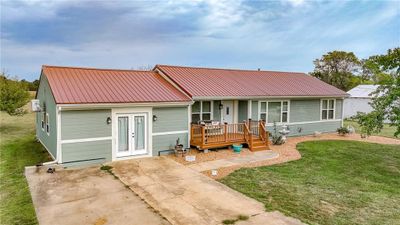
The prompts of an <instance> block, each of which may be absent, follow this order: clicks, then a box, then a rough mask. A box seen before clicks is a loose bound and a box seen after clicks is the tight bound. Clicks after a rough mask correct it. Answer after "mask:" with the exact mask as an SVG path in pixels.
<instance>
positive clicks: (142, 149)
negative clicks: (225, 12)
mask: <svg viewBox="0 0 400 225" xmlns="http://www.w3.org/2000/svg"><path fill="white" fill-rule="evenodd" d="M117 118H118V119H117V120H118V127H117V157H124V156H132V155H142V154H147V114H146V113H135V114H119V115H117Z"/></svg>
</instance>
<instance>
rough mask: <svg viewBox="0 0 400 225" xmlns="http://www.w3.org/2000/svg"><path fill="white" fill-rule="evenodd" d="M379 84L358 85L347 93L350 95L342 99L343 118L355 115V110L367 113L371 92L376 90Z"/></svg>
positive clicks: (369, 110)
mask: <svg viewBox="0 0 400 225" xmlns="http://www.w3.org/2000/svg"><path fill="white" fill-rule="evenodd" d="M378 86H379V85H358V86H357V87H355V88H353V89H351V90H350V91H348V92H347V93H348V94H349V95H350V96H349V97H348V98H346V99H345V100H344V118H349V117H352V116H355V115H357V112H364V113H369V112H371V111H372V107H371V105H370V104H369V103H370V102H371V99H372V96H371V94H372V93H373V92H374V91H376V89H377V88H378Z"/></svg>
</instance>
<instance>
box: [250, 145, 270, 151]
mask: <svg viewBox="0 0 400 225" xmlns="http://www.w3.org/2000/svg"><path fill="white" fill-rule="evenodd" d="M268 149H269V148H268V147H267V146H266V145H262V146H254V147H252V148H251V149H250V150H251V151H252V152H257V151H264V150H268Z"/></svg>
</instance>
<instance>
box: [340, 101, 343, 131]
mask: <svg viewBox="0 0 400 225" xmlns="http://www.w3.org/2000/svg"><path fill="white" fill-rule="evenodd" d="M341 102H342V103H341V104H342V115H341V116H340V118H341V119H342V125H341V127H343V117H344V99H342V101H341Z"/></svg>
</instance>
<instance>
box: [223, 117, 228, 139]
mask: <svg viewBox="0 0 400 225" xmlns="http://www.w3.org/2000/svg"><path fill="white" fill-rule="evenodd" d="M224 137H225V142H227V141H228V123H226V122H225V123H224Z"/></svg>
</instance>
